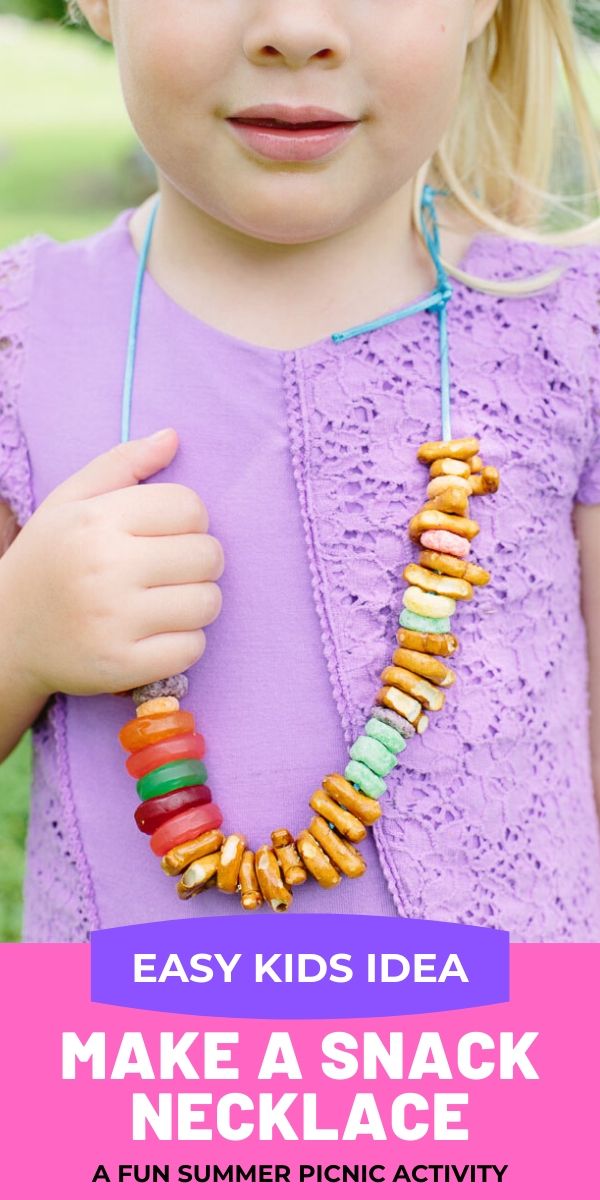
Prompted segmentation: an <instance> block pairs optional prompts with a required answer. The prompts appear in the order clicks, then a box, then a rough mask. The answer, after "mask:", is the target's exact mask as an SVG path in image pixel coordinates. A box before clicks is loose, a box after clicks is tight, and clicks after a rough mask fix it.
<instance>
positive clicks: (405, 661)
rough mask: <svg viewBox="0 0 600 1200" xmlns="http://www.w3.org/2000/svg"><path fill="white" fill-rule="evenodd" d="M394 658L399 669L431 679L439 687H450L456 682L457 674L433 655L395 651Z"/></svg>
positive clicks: (412, 651) (416, 651) (414, 651)
mask: <svg viewBox="0 0 600 1200" xmlns="http://www.w3.org/2000/svg"><path fill="white" fill-rule="evenodd" d="M392 657H393V660H394V663H395V665H396V666H397V667H404V669H405V670H406V671H412V672H413V674H414V675H422V676H424V678H425V679H431V680H432V682H433V683H437V684H438V686H439V687H450V685H451V684H452V683H454V682H455V680H456V673H455V672H454V671H452V670H451V668H450V667H447V666H446V664H445V663H441V662H438V659H437V658H434V657H433V655H431V654H419V652H418V650H394V653H393V655H392Z"/></svg>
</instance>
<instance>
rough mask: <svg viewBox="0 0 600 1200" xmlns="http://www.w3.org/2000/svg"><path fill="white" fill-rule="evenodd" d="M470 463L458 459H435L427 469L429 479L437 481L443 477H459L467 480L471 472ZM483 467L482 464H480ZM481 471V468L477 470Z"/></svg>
mask: <svg viewBox="0 0 600 1200" xmlns="http://www.w3.org/2000/svg"><path fill="white" fill-rule="evenodd" d="M471 461H473V460H471V459H470V460H469V462H464V460H461V459H459V458H436V459H435V461H434V462H432V464H431V466H430V468H429V478H430V479H438V478H439V477H440V476H443V475H460V476H461V477H462V478H463V479H465V480H466V479H468V478H469V475H470V474H471V471H472V470H474V468H473V467H471ZM482 466H483V463H482ZM479 470H481V467H480V468H479Z"/></svg>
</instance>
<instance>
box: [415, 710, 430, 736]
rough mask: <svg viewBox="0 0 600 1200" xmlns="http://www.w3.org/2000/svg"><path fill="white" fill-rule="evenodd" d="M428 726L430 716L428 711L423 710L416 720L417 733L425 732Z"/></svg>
mask: <svg viewBox="0 0 600 1200" xmlns="http://www.w3.org/2000/svg"><path fill="white" fill-rule="evenodd" d="M428 727H429V717H428V716H427V713H424V712H422V713H421V715H420V717H418V718H417V721H416V722H415V729H416V731H417V733H425V730H426V729H427V728H428Z"/></svg>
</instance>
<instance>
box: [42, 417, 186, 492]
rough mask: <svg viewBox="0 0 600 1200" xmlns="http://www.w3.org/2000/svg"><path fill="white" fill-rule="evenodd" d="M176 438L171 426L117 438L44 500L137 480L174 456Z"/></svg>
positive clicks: (110, 489)
mask: <svg viewBox="0 0 600 1200" xmlns="http://www.w3.org/2000/svg"><path fill="white" fill-rule="evenodd" d="M177 446H178V438H177V434H176V432H175V430H174V429H165V430H161V431H159V434H157V435H151V436H150V437H145V438H136V439H135V440H133V441H131V442H120V443H118V444H117V445H116V446H111V448H110V450H106V451H105V452H104V453H103V454H98V455H97V456H96V458H93V459H92V460H91V461H90V462H89V463H86V465H85V466H84V467H82V468H81V470H79V471H77V472H76V473H75V474H74V475H70V476H69V478H68V479H65V480H64V482H63V483H61V484H59V485H58V487H56V488H54V490H53V491H52V492H51V493H50V495H49V496H48V497H47V498H46V501H45V503H46V504H47V505H48V506H50V505H51V504H54V503H63V502H64V501H67V500H85V499H87V498H89V497H91V496H99V495H103V494H104V493H107V492H113V491H115V490H120V489H122V488H128V487H130V486H132V485H133V484H137V483H138V482H139V481H140V480H142V479H147V478H148V476H149V475H154V474H156V472H157V471H161V470H162V469H163V468H164V467H166V466H167V465H168V464H169V463H170V462H171V460H172V459H173V458H174V456H175V452H176V450H177Z"/></svg>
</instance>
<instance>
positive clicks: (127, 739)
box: [119, 710, 194, 751]
mask: <svg viewBox="0 0 600 1200" xmlns="http://www.w3.org/2000/svg"><path fill="white" fill-rule="evenodd" d="M193 732H194V714H193V713H191V712H182V711H181V710H180V711H179V712H170V713H148V715H147V716H145V717H134V719H133V721H128V722H127V724H126V725H123V728H122V729H120V730H119V741H120V743H121V745H122V747H123V749H124V750H131V751H135V750H143V749H144V747H145V746H151V745H153V744H154V743H155V742H162V741H163V739H165V738H172V737H177V734H181V733H193Z"/></svg>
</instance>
